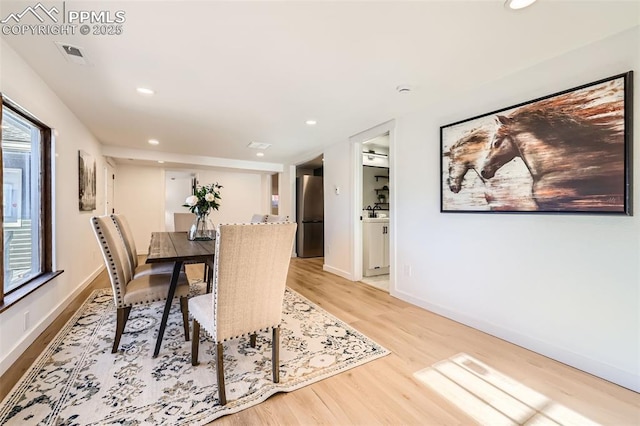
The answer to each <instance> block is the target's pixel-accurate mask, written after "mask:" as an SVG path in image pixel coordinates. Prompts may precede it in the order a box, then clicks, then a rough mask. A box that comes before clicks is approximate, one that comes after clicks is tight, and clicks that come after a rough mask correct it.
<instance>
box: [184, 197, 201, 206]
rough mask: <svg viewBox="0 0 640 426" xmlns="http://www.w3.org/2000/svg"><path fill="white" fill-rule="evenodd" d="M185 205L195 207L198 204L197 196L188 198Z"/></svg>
mask: <svg viewBox="0 0 640 426" xmlns="http://www.w3.org/2000/svg"><path fill="white" fill-rule="evenodd" d="M185 204H187V205H188V206H195V205H196V204H198V197H196V196H195V195H191V196H189V197H187V199H186V201H185Z"/></svg>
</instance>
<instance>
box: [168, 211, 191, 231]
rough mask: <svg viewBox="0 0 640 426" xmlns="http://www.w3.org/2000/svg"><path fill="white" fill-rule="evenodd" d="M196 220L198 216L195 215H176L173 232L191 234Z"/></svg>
mask: <svg viewBox="0 0 640 426" xmlns="http://www.w3.org/2000/svg"><path fill="white" fill-rule="evenodd" d="M195 219H196V215H195V214H194V213H174V214H173V230H174V231H175V232H189V229H191V225H193V222H194V221H195Z"/></svg>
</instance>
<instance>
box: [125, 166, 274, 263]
mask: <svg viewBox="0 0 640 426" xmlns="http://www.w3.org/2000/svg"><path fill="white" fill-rule="evenodd" d="M193 172H194V173H196V175H197V177H198V182H199V184H200V185H209V184H211V183H215V182H218V183H219V184H220V185H222V186H223V188H222V189H221V190H220V192H221V196H222V201H221V203H220V209H219V210H218V211H213V212H211V214H210V218H211V220H212V221H213V223H215V224H219V223H236V222H237V223H242V222H248V221H249V220H250V219H251V216H252V215H253V214H254V213H264V214H267V213H268V211H267V210H265V209H266V208H267V204H266V202H265V200H267V199H268V196H269V195H268V185H266V184H265V183H264V179H263V177H262V176H263V175H262V174H261V173H250V172H229V171H213V170H197V171H193ZM166 190H171V187H167V186H166V183H165V171H164V170H163V169H162V168H159V167H148V166H130V165H119V166H118V168H117V171H116V203H115V204H116V211H117V212H118V213H122V214H124V215H125V216H126V217H127V220H128V221H129V224H130V226H131V228H132V230H133V234H134V238H135V240H136V249H137V250H138V253H139V254H146V253H148V251H149V241H150V238H151V233H152V232H154V231H163V230H165V209H166V210H167V211H168V210H170V209H169V206H166V205H165V200H166V199H167V198H166V194H165V191H166ZM189 195H190V192H189V190H188V192H187V193H185V194H177V195H176V194H174V195H172V196H171V197H169V198H171V199H176V200H180V201H179V202H178V201H176V206H173V207H172V208H173V209H174V211H184V212H188V211H189V210H188V209H187V208H186V207H181V206H182V204H183V203H184V200H185V199H186V198H187V197H188V196H189ZM166 230H172V229H166Z"/></svg>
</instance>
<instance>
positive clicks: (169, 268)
mask: <svg viewBox="0 0 640 426" xmlns="http://www.w3.org/2000/svg"><path fill="white" fill-rule="evenodd" d="M111 219H112V220H113V223H115V225H116V229H117V230H118V232H119V233H120V237H122V241H123V242H124V247H125V249H126V250H127V262H128V264H129V268H130V269H131V276H132V277H133V278H138V277H141V276H143V275H149V274H171V273H173V262H166V263H153V264H151V265H140V264H139V263H138V250H137V249H136V242H135V240H134V239H133V232H131V227H130V226H129V223H128V222H127V219H126V218H125V217H124V216H123V215H121V214H112V215H111Z"/></svg>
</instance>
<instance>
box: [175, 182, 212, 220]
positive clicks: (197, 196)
mask: <svg viewBox="0 0 640 426" xmlns="http://www.w3.org/2000/svg"><path fill="white" fill-rule="evenodd" d="M220 189H222V185H219V184H218V182H216V183H212V184H210V185H202V186H198V187H196V189H195V191H194V192H193V195H190V196H189V197H187V199H186V200H185V203H184V204H183V205H182V206H183V207H188V208H189V211H191V213H195V214H196V215H198V216H203V215H207V214H209V210H211V209H213V210H218V208H219V207H220V200H222V197H221V196H220Z"/></svg>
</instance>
